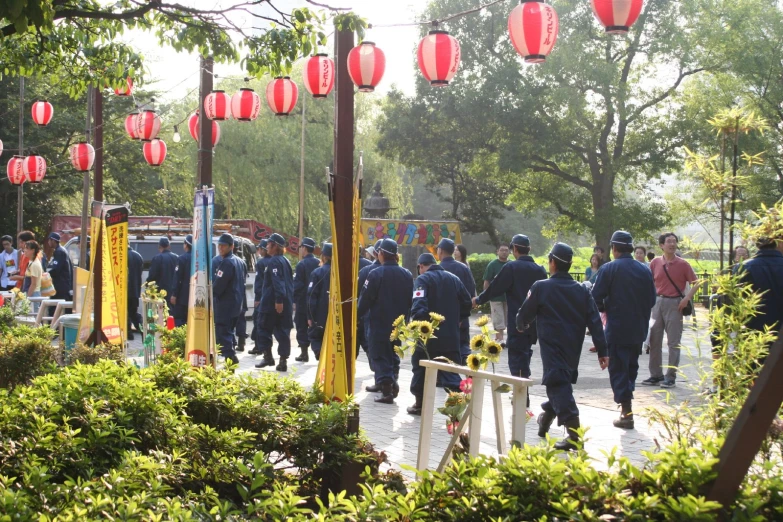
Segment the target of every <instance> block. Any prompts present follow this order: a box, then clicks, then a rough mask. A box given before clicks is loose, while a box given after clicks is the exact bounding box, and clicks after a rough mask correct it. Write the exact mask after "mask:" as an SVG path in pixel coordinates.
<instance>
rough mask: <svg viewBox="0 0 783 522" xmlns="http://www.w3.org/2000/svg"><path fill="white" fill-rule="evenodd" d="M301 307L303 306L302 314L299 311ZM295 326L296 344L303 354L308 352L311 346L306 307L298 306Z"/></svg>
mask: <svg viewBox="0 0 783 522" xmlns="http://www.w3.org/2000/svg"><path fill="white" fill-rule="evenodd" d="M300 306H302V312H300V311H299V308H300ZM294 326H296V343H297V344H298V345H299V348H301V349H302V351H303V352H306V351H307V348H309V346H310V338H309V336H308V333H307V328H308V326H307V314H306V313H304V305H299V304H297V305H296V313H295V314H294Z"/></svg>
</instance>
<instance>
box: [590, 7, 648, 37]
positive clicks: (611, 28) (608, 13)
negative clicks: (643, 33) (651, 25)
mask: <svg viewBox="0 0 783 522" xmlns="http://www.w3.org/2000/svg"><path fill="white" fill-rule="evenodd" d="M591 3H592V4H593V14H595V17H596V18H598V21H599V22H601V25H603V26H604V28H605V30H606V32H607V33H609V34H626V33H627V32H628V29H630V27H631V26H632V25H633V24H634V22H635V21H636V19H637V18H639V13H641V12H642V3H643V2H642V0H592V2H591Z"/></svg>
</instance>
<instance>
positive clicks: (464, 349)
mask: <svg viewBox="0 0 783 522" xmlns="http://www.w3.org/2000/svg"><path fill="white" fill-rule="evenodd" d="M440 266H442V267H443V270H445V271H446V272H450V273H452V274H454V275H455V276H457V277H458V278H459V280H460V281H462V284H463V285H465V289H466V290H467V291H468V294H469V295H470V297H471V299H472V298H473V297H474V296H475V295H476V281H475V280H474V279H473V272H471V271H470V268H468V266H467V265H465V264H463V263H460V262H459V261H457V260H456V259H454V258H453V257H450V256H449V257H444V258H443V259H442V260H441V262H440ZM509 308H511V307H509ZM459 327H460V330H459V346H460V354H461V355H462V361H460V362H462V364H465V361H466V360H467V358H468V355H470V318H466V319H463V321H462V322H461V323H460V325H459Z"/></svg>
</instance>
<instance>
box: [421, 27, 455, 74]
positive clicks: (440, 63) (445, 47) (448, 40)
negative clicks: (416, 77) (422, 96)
mask: <svg viewBox="0 0 783 522" xmlns="http://www.w3.org/2000/svg"><path fill="white" fill-rule="evenodd" d="M418 58H419V69H420V70H421V74H423V75H424V77H425V78H426V79H427V81H428V82H430V85H432V86H433V87H445V86H446V85H448V84H449V82H450V81H451V79H452V78H453V77H454V75H455V74H456V73H457V69H458V68H459V60H460V50H459V42H458V41H457V39H456V38H454V37H453V36H451V35H450V34H449V33H448V32H447V31H430V33H429V34H428V35H427V36H425V37H424V38H422V40H421V42H419V51H418Z"/></svg>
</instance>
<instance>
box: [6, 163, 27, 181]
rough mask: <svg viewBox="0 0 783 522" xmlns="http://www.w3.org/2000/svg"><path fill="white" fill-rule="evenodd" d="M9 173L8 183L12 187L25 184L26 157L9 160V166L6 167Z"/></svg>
mask: <svg viewBox="0 0 783 522" xmlns="http://www.w3.org/2000/svg"><path fill="white" fill-rule="evenodd" d="M6 172H7V173H8V181H10V182H11V185H15V186H17V187H18V186H19V185H21V184H22V183H24V182H25V178H24V157H22V156H14V157H13V158H11V159H10V160H8V166H7V167H6Z"/></svg>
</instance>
